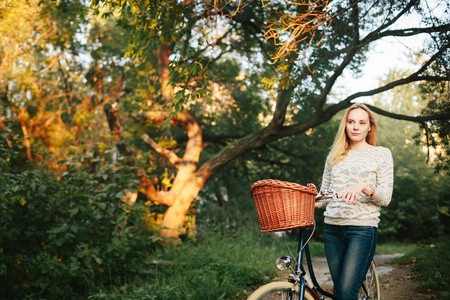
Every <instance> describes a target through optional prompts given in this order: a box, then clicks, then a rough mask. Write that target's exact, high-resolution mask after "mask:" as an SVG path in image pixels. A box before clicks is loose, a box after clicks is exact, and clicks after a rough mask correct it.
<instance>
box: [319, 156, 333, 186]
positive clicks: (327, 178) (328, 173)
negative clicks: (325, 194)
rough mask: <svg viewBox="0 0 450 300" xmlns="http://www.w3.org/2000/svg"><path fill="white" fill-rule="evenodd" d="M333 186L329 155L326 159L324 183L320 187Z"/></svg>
mask: <svg viewBox="0 0 450 300" xmlns="http://www.w3.org/2000/svg"><path fill="white" fill-rule="evenodd" d="M330 186H331V167H330V165H329V164H328V157H327V160H326V161H325V168H324V170H323V175H322V184H321V187H320V189H329V188H330Z"/></svg>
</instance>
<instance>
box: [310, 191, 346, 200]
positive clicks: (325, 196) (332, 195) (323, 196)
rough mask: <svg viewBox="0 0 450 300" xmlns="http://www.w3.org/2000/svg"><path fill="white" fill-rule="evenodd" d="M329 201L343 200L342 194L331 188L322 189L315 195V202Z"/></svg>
mask: <svg viewBox="0 0 450 300" xmlns="http://www.w3.org/2000/svg"><path fill="white" fill-rule="evenodd" d="M331 201H343V200H342V194H341V193H339V194H338V193H336V192H334V191H332V190H328V189H322V190H320V192H319V194H317V196H316V202H331Z"/></svg>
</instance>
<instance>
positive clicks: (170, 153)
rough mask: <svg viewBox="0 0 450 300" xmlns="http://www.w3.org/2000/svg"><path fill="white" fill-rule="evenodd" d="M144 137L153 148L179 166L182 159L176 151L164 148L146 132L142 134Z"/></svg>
mask: <svg viewBox="0 0 450 300" xmlns="http://www.w3.org/2000/svg"><path fill="white" fill-rule="evenodd" d="M142 139H143V140H144V142H146V143H147V144H149V145H150V146H151V147H152V148H153V149H155V151H156V152H158V153H159V154H161V155H162V156H164V157H165V158H167V159H168V160H169V162H170V163H171V164H172V165H173V166H175V167H177V164H178V163H179V162H180V161H181V159H180V158H179V157H178V156H177V155H176V154H175V153H173V151H170V150H167V149H164V148H163V147H161V146H160V145H159V144H158V143H157V142H155V141H154V140H153V139H152V138H151V137H149V136H148V135H147V134H145V133H144V134H143V135H142Z"/></svg>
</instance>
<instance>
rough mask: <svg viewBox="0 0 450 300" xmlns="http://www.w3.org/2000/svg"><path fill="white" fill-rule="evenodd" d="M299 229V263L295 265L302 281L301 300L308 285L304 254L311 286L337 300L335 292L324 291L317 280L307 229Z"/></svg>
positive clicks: (296, 274) (295, 271)
mask: <svg viewBox="0 0 450 300" xmlns="http://www.w3.org/2000/svg"><path fill="white" fill-rule="evenodd" d="M299 231H300V232H299V242H298V250H297V257H296V261H297V264H296V266H295V269H294V273H295V276H296V277H299V281H300V300H303V299H304V294H305V285H306V283H305V278H304V275H305V274H306V270H305V269H304V267H303V254H305V259H306V263H307V265H308V271H309V276H310V277H311V281H312V283H313V286H312V287H311V288H312V289H313V290H314V291H315V292H316V293H317V292H319V293H320V294H321V295H323V296H326V297H329V298H331V299H334V300H336V297H335V296H334V295H333V294H330V293H328V292H326V291H324V290H323V289H322V288H321V287H320V285H319V283H318V282H317V279H316V276H315V274H314V268H313V265H312V260H311V253H310V251H309V246H308V244H307V243H306V229H305V228H300V230H299ZM305 243H306V244H305ZM303 251H304V253H303Z"/></svg>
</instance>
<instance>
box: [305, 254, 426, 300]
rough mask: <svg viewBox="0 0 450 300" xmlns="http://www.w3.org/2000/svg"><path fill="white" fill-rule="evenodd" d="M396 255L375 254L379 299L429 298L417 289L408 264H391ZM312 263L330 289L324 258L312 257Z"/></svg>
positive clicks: (418, 299) (319, 276)
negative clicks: (379, 291)
mask: <svg viewBox="0 0 450 300" xmlns="http://www.w3.org/2000/svg"><path fill="white" fill-rule="evenodd" d="M398 256H401V254H394V255H376V256H375V262H376V264H377V273H378V276H379V280H380V284H381V299H382V300H396V299H405V300H424V299H431V298H430V296H429V295H425V294H422V293H420V292H418V291H417V288H416V281H415V279H414V276H413V274H412V271H411V269H410V267H409V266H406V265H393V264H391V261H392V260H393V259H394V258H395V257H398ZM313 265H314V271H315V274H316V277H317V280H318V281H319V284H320V285H321V286H322V287H323V288H324V289H325V290H328V291H330V290H331V289H332V287H333V283H332V281H331V277H330V273H329V271H328V266H327V263H326V260H325V258H314V259H313Z"/></svg>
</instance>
